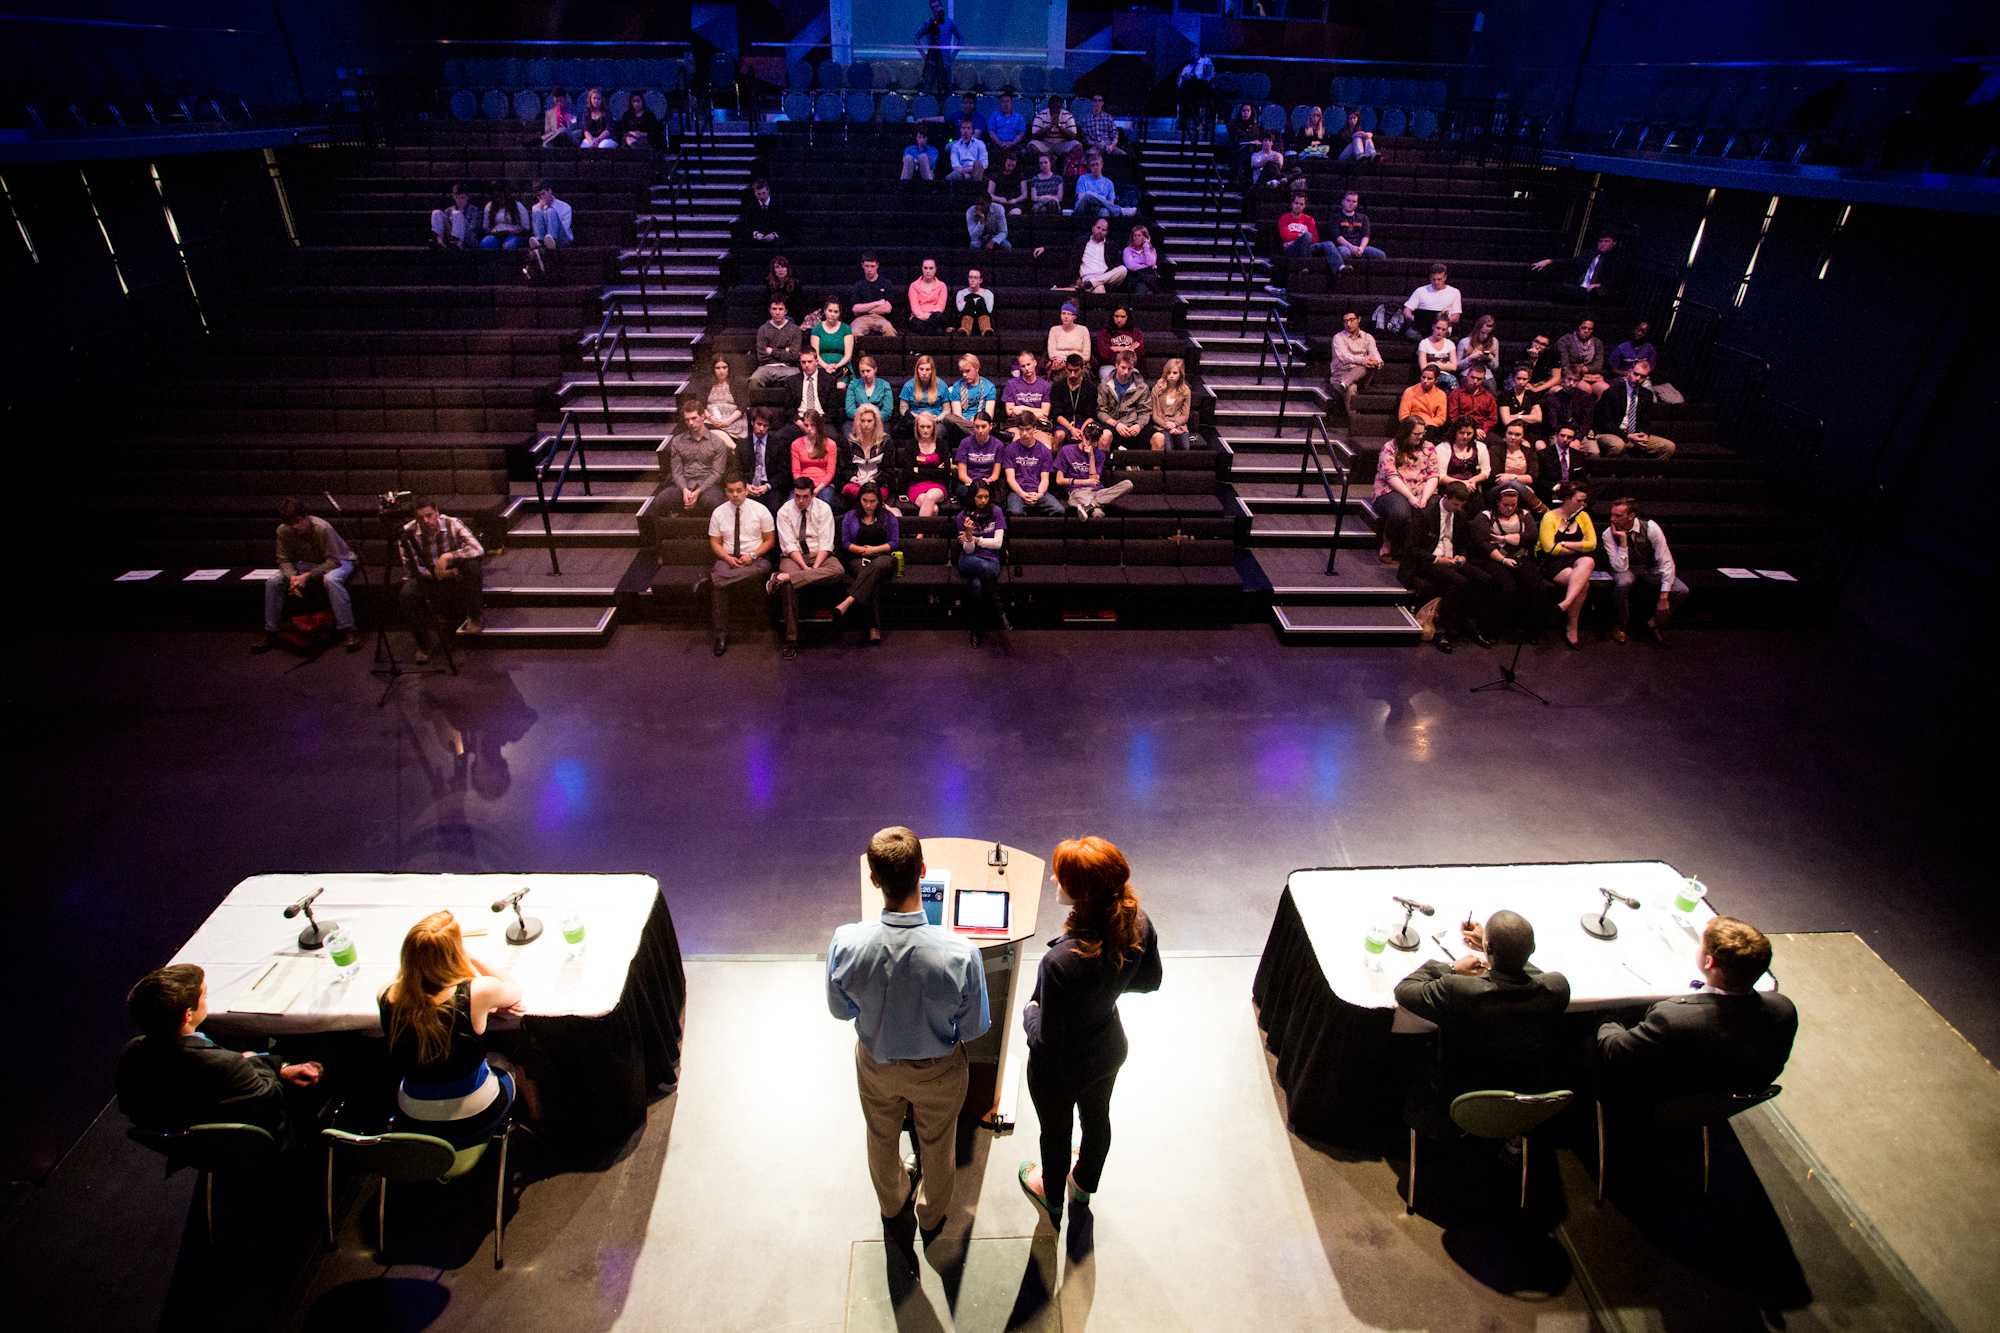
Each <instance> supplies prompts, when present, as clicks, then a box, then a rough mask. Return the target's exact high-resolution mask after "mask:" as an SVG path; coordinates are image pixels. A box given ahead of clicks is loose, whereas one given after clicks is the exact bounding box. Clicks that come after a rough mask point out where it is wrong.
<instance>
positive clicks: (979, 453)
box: [951, 413, 1007, 506]
mask: <svg viewBox="0 0 2000 1333" xmlns="http://www.w3.org/2000/svg"><path fill="white" fill-rule="evenodd" d="M1006 447H1007V446H1006V443H1005V442H1004V441H1003V440H1001V439H1000V437H999V436H997V435H995V434H994V433H993V418H992V417H989V416H987V415H985V414H984V413H981V414H979V415H976V416H974V417H973V418H972V429H971V430H970V431H968V432H967V433H966V436H965V438H964V439H962V440H960V441H959V442H958V448H957V449H955V450H953V451H952V455H951V461H952V471H953V472H954V473H956V474H957V484H956V485H954V486H953V487H952V488H951V489H952V499H954V500H956V501H958V503H959V504H960V505H961V506H964V505H967V504H970V503H971V502H972V492H973V490H974V489H975V488H976V487H980V486H987V487H992V488H994V489H996V490H997V489H998V488H999V485H1000V455H1001V453H1002V452H1004V451H1005V449H1006Z"/></svg>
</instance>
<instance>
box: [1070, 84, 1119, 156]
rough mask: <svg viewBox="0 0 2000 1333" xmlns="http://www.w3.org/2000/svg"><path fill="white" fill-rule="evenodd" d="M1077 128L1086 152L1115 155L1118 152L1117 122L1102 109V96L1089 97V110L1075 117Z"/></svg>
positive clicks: (1097, 94)
mask: <svg viewBox="0 0 2000 1333" xmlns="http://www.w3.org/2000/svg"><path fill="white" fill-rule="evenodd" d="M1076 123H1077V127H1078V128H1079V129H1080V130H1082V132H1083V145H1084V148H1085V149H1086V150H1088V151H1092V152H1098V153H1115V152H1116V151H1118V122H1117V121H1115V120H1113V119H1112V118H1111V113H1110V112H1109V111H1106V110H1105V109H1104V94H1103V93H1092V94H1091V95H1090V109H1089V110H1088V111H1086V112H1084V113H1083V114H1082V115H1081V116H1079V117H1077V121H1076Z"/></svg>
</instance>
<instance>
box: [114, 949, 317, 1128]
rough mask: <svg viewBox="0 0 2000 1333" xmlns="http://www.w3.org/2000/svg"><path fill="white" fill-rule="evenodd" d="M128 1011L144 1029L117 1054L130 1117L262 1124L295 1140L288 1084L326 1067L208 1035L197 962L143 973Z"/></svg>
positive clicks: (149, 1121)
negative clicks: (231, 1045) (233, 1046)
mask: <svg viewBox="0 0 2000 1333" xmlns="http://www.w3.org/2000/svg"><path fill="white" fill-rule="evenodd" d="M125 1012H126V1013H127V1014H129V1015H130V1016H131V1018H132V1024H133V1026H134V1027H136V1028H138V1029H139V1034H140V1035H138V1036H136V1037H134V1038H133V1039H132V1040H131V1041H130V1042H128V1043H126V1046H125V1050H124V1051H123V1052H122V1053H121V1054H120V1055H119V1057H118V1074H117V1087H118V1109H119V1111H121V1112H122V1113H123V1114H124V1115H125V1118H126V1119H128V1120H130V1121H131V1122H132V1123H133V1124H134V1125H135V1126H137V1127H138V1128H140V1129H186V1128H187V1127H188V1126H189V1125H209V1124H245V1125H256V1126H257V1127H258V1128H260V1129H267V1130H269V1131H270V1132H271V1135H272V1137H274V1138H276V1139H277V1140H278V1142H279V1143H280V1145H288V1144H289V1141H290V1121H289V1119H288V1118H287V1115H286V1107H285V1089H286V1088H287V1087H288V1086H289V1087H293V1088H310V1087H313V1086H314V1085H315V1084H317V1083H318V1082H319V1081H320V1077H321V1075H322V1074H324V1073H325V1072H326V1071H325V1069H324V1067H323V1066H321V1065H320V1063H319V1062H318V1061H316V1060H306V1061H303V1062H301V1063H298V1064H287V1063H285V1062H284V1061H283V1060H280V1059H279V1058H278V1057H277V1056H276V1055H270V1054H265V1053H262V1052H258V1051H232V1050H228V1049H225V1048H224V1047H221V1046H218V1045H216V1044H215V1043H214V1042H213V1041H210V1040H209V1039H208V1038H207V1037H205V1036H203V1035H202V1033H201V1030H200V1029H201V1025H202V1023H203V1022H204V1021H206V1020H207V1018H208V979H207V976H206V974H205V973H203V971H202V970H201V969H200V968H199V967H196V966H195V965H194V964H192V963H175V964H173V965H172V966H170V967H162V968H157V969H155V970H154V971H151V972H148V973H147V974H146V975H145V976H143V977H140V978H139V980H138V983H137V984H136V985H134V986H133V987H132V989H131V991H130V992H129V993H128V994H127V995H126V996H125Z"/></svg>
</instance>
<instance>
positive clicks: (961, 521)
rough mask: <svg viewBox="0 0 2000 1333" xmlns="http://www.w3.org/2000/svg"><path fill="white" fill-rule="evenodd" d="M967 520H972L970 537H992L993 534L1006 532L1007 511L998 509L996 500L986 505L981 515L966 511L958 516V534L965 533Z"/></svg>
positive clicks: (971, 510) (998, 503) (972, 510)
mask: <svg viewBox="0 0 2000 1333" xmlns="http://www.w3.org/2000/svg"><path fill="white" fill-rule="evenodd" d="M967 519H971V520H972V535H973V536H975V537H992V536H993V535H994V534H995V533H999V532H1005V531H1006V530H1007V511H1006V510H1005V509H1003V508H1001V507H1000V502H999V501H997V500H996V501H994V502H993V503H992V504H990V505H988V506H987V507H986V512H985V513H983V514H982V513H980V512H979V511H977V510H975V509H968V510H966V511H965V512H964V513H963V514H961V515H959V518H958V530H959V531H960V532H964V531H965V521H966V520H967Z"/></svg>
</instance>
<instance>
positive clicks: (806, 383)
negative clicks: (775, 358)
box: [785, 346, 847, 444]
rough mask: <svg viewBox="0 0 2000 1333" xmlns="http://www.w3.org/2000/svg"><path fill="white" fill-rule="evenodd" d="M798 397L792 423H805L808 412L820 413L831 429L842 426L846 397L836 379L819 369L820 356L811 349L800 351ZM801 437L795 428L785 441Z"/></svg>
mask: <svg viewBox="0 0 2000 1333" xmlns="http://www.w3.org/2000/svg"><path fill="white" fill-rule="evenodd" d="M796 392H797V394H798V397H797V398H795V399H793V401H792V420H793V421H794V422H802V421H803V420H804V419H805V414H806V413H808V412H817V413H819V414H820V415H821V416H822V417H824V418H825V419H826V424H827V426H828V427H829V428H833V427H836V426H838V425H839V424H840V414H841V413H842V412H844V411H845V410H846V408H847V396H846V394H845V393H844V392H843V391H841V390H839V389H836V388H835V387H834V384H833V376H832V375H830V374H828V373H827V372H826V371H825V370H823V369H822V368H821V367H820V364H819V353H818V352H817V351H815V350H814V349H813V348H812V347H810V346H808V347H806V348H804V349H802V350H801V351H800V352H799V383H798V389H797V391H796ZM797 434H798V430H797V429H796V428H794V429H793V430H792V431H791V432H790V433H789V434H788V435H787V436H786V440H785V442H786V443H787V444H790V443H791V439H792V437H793V436H796V435H797Z"/></svg>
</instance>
